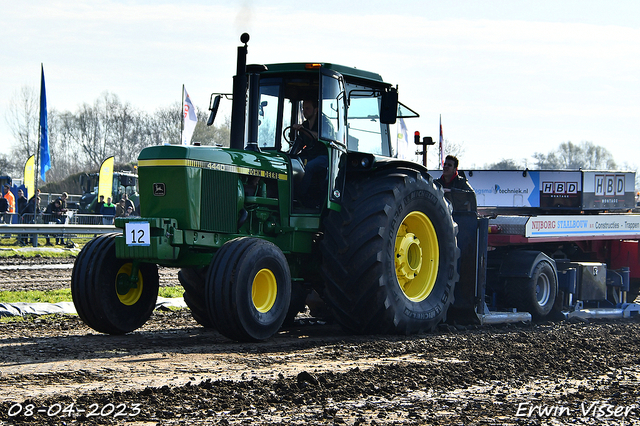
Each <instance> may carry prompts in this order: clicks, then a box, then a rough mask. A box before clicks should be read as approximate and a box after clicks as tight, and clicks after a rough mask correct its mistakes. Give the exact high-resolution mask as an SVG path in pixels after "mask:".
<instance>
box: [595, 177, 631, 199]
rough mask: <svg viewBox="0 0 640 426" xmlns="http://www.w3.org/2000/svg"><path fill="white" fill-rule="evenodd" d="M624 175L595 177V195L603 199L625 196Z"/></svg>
mask: <svg viewBox="0 0 640 426" xmlns="http://www.w3.org/2000/svg"><path fill="white" fill-rule="evenodd" d="M624 188H625V185H624V175H613V174H611V175H595V194H596V195H599V196H601V197H606V196H619V195H624Z"/></svg>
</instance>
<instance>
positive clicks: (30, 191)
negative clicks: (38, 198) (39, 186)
mask: <svg viewBox="0 0 640 426" xmlns="http://www.w3.org/2000/svg"><path fill="white" fill-rule="evenodd" d="M35 162H36V156H35V155H32V156H31V157H29V159H28V160H27V162H26V163H24V176H23V179H24V186H25V187H26V188H27V193H26V194H25V196H26V197H27V198H31V197H33V195H34V193H35V190H36V182H35V180H34V175H33V168H34V167H35Z"/></svg>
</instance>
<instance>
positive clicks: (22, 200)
mask: <svg viewBox="0 0 640 426" xmlns="http://www.w3.org/2000/svg"><path fill="white" fill-rule="evenodd" d="M27 204H29V201H28V200H27V197H25V196H24V192H23V191H22V189H18V199H17V200H16V207H17V211H16V213H17V214H18V218H19V220H18V222H19V223H23V222H22V215H23V214H24V212H25V211H26V210H27ZM26 242H27V236H26V234H20V235H18V245H21V246H23V245H25V243H26Z"/></svg>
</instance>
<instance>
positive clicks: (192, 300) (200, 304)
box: [178, 268, 213, 328]
mask: <svg viewBox="0 0 640 426" xmlns="http://www.w3.org/2000/svg"><path fill="white" fill-rule="evenodd" d="M206 277H207V269H206V268H182V269H180V271H179V272H178V280H179V281H180V284H182V288H184V295H183V298H184V302H185V303H186V304H187V306H188V307H189V309H190V310H191V316H192V317H193V319H194V320H196V322H197V323H198V324H200V325H201V326H203V327H204V328H213V322H212V321H211V319H210V318H209V313H208V312H207V307H206V304H205V297H204V295H205V288H204V287H205V282H206Z"/></svg>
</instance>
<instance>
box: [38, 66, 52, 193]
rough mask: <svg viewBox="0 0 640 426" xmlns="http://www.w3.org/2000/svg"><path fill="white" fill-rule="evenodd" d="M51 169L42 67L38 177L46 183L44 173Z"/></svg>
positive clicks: (45, 93) (45, 92)
mask: <svg viewBox="0 0 640 426" xmlns="http://www.w3.org/2000/svg"><path fill="white" fill-rule="evenodd" d="M50 168H51V156H50V155H49V126H48V125H47V91H46V90H45V88H44V65H42V83H41V85H40V177H41V178H42V181H43V182H46V181H47V179H46V178H45V173H47V170H49V169H50Z"/></svg>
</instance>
